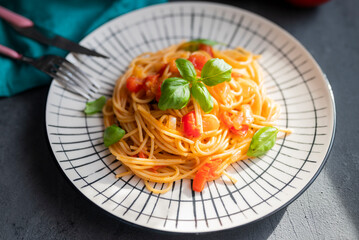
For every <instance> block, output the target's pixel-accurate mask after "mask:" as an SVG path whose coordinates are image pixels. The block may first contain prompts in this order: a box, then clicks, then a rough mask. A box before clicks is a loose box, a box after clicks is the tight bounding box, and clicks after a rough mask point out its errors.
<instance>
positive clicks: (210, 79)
mask: <svg viewBox="0 0 359 240" xmlns="http://www.w3.org/2000/svg"><path fill="white" fill-rule="evenodd" d="M231 73H232V66H231V65H229V64H227V63H226V62H225V61H224V60H223V59H218V58H212V59H210V60H208V61H207V62H206V64H205V65H204V66H203V68H202V73H201V77H202V81H203V82H204V83H205V84H206V85H207V86H215V85H217V84H219V83H222V82H224V81H227V82H229V81H231Z"/></svg>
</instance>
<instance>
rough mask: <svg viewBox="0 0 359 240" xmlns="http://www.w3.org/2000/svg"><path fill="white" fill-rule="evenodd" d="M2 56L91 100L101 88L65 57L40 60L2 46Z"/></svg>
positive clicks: (49, 57)
mask: <svg viewBox="0 0 359 240" xmlns="http://www.w3.org/2000/svg"><path fill="white" fill-rule="evenodd" d="M0 54H2V55H3V56H5V57H7V58H10V59H15V60H19V61H21V62H25V63H28V64H30V65H32V66H34V67H35V68H37V69H39V70H40V71H42V72H44V73H46V74H47V75H49V76H51V77H52V78H54V79H56V80H58V81H59V82H60V83H62V84H63V85H64V87H67V89H69V90H70V91H72V92H75V93H78V94H80V95H81V96H83V97H85V98H87V99H89V98H90V97H91V96H92V95H93V94H95V93H96V92H97V91H98V90H99V88H100V86H99V85H98V84H97V83H96V82H94V81H92V80H90V79H89V78H88V77H87V76H86V75H85V73H83V72H82V71H81V69H79V68H78V67H76V66H75V65H74V64H72V63H71V62H69V61H68V60H66V59H65V58H63V57H60V56H56V55H44V56H42V57H40V58H31V57H26V56H23V55H22V54H20V53H18V52H16V51H15V50H13V49H10V48H8V47H5V46H3V45H0Z"/></svg>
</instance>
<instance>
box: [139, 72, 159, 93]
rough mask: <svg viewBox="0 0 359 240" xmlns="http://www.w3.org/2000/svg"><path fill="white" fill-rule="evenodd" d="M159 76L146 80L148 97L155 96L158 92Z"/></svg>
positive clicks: (151, 76)
mask: <svg viewBox="0 0 359 240" xmlns="http://www.w3.org/2000/svg"><path fill="white" fill-rule="evenodd" d="M158 77H159V75H158V74H156V75H149V76H147V77H146V78H145V80H144V84H143V88H144V89H145V91H146V95H155V94H156V92H157V84H158Z"/></svg>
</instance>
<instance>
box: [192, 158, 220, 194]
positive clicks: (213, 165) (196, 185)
mask: <svg viewBox="0 0 359 240" xmlns="http://www.w3.org/2000/svg"><path fill="white" fill-rule="evenodd" d="M221 162H222V160H221V159H220V158H216V159H212V160H210V161H209V162H208V163H206V164H204V165H203V166H202V167H201V168H200V169H199V170H198V171H197V173H196V175H195V176H194V179H193V185H192V189H193V191H196V192H201V191H202V190H203V189H204V186H205V184H206V182H207V181H208V180H210V179H213V178H216V177H218V175H217V174H216V170H217V168H218V167H219V165H220V164H221Z"/></svg>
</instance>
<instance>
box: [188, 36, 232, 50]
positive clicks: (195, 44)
mask: <svg viewBox="0 0 359 240" xmlns="http://www.w3.org/2000/svg"><path fill="white" fill-rule="evenodd" d="M201 44H203V45H209V46H214V45H225V44H224V43H220V42H217V41H213V40H209V39H194V40H191V41H188V42H186V43H184V44H183V45H182V48H183V49H185V50H187V51H190V52H194V51H197V50H198V49H199V45H201Z"/></svg>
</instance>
